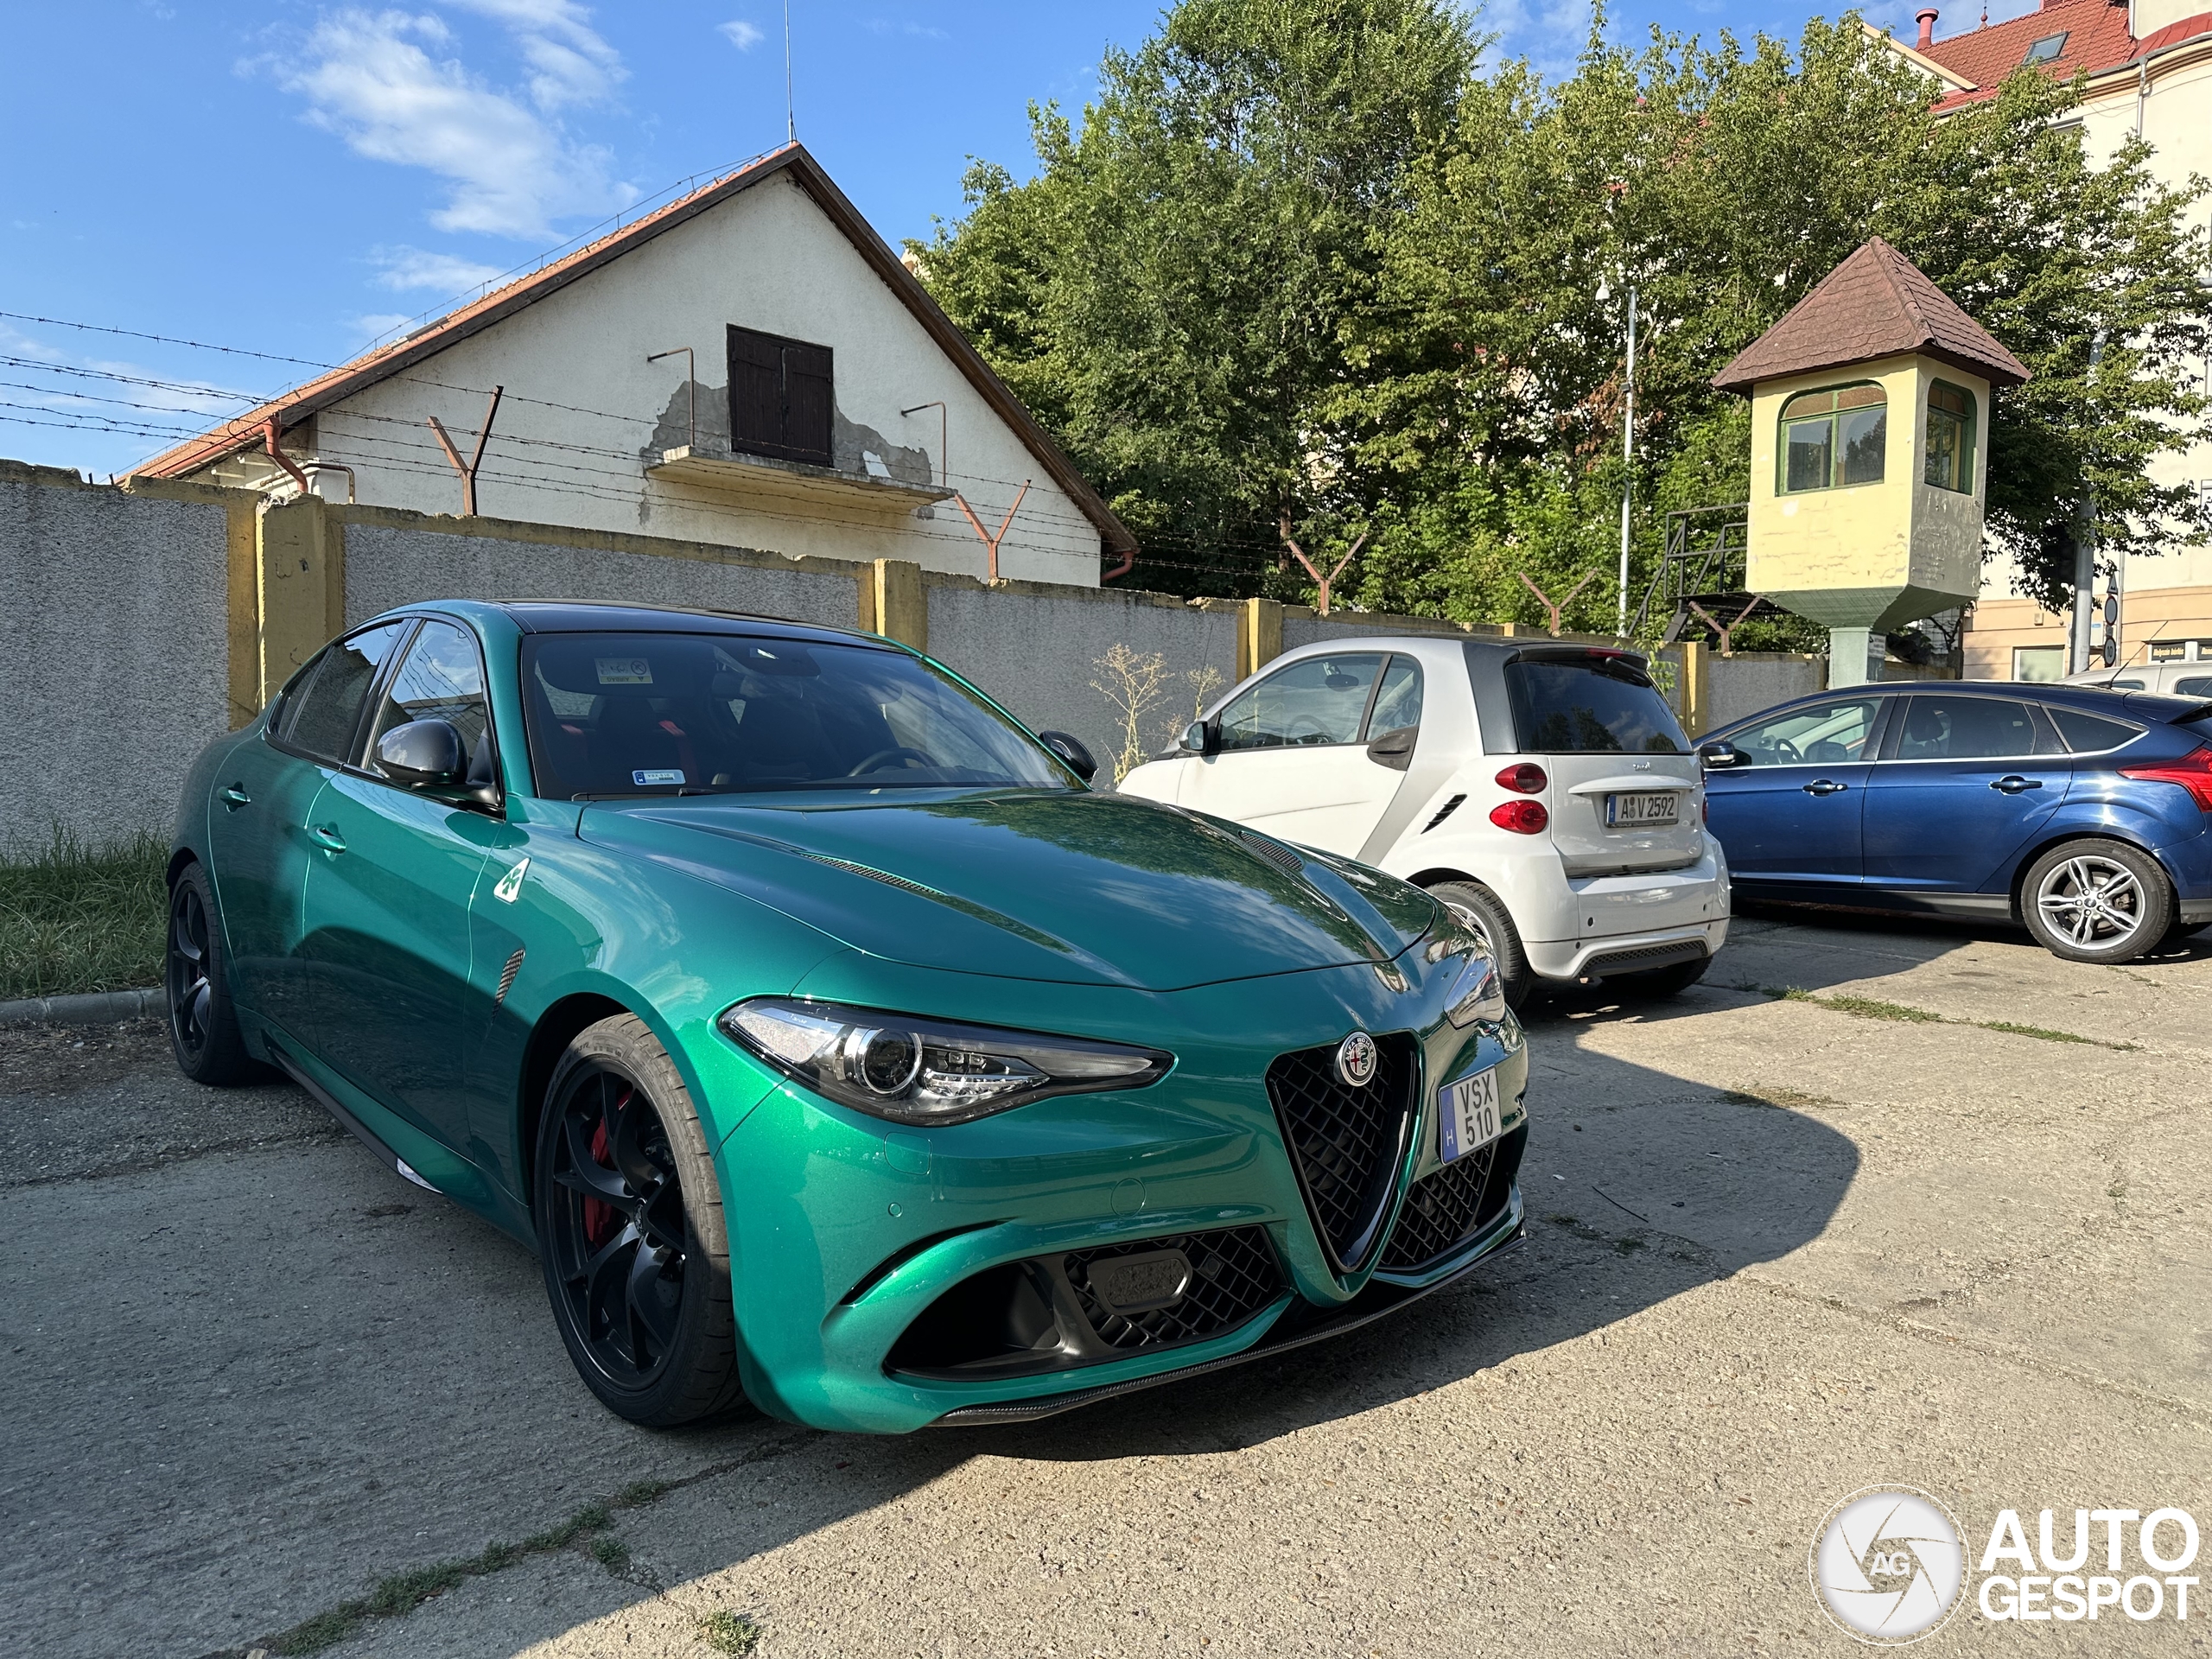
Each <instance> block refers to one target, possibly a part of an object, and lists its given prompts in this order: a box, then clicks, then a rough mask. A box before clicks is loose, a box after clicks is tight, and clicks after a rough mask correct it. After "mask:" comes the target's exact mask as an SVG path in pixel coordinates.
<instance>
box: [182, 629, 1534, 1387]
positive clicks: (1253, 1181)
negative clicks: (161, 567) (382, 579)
mask: <svg viewBox="0 0 2212 1659" xmlns="http://www.w3.org/2000/svg"><path fill="white" fill-rule="evenodd" d="M1091 769H1092V768H1091V762H1090V757H1089V756H1088V755H1087V754H1086V753H1084V749H1083V746H1082V745H1081V744H1080V743H1079V742H1077V741H1076V740H1074V739H1072V738H1070V737H1067V736H1065V735H1064V734H1055V733H1049V732H1048V733H1044V734H1034V735H1033V734H1031V733H1030V732H1028V731H1027V730H1025V729H1024V728H1022V727H1021V726H1020V725H1019V724H1018V723H1017V722H1015V721H1014V720H1013V719H1011V718H1010V717H1009V716H1007V715H1006V714H1005V712H1004V711H1002V710H1001V709H999V708H998V707H997V706H996V705H995V704H994V703H992V702H990V701H989V700H988V698H986V697H985V696H982V694H980V693H979V692H977V691H976V690H975V689H974V688H973V687H971V686H969V685H968V684H967V683H965V682H963V680H961V679H960V678H959V677H957V676H956V675H953V674H951V673H950V672H948V671H946V670H944V668H942V667H940V666H938V664H935V663H933V662H931V661H930V660H929V659H928V658H925V657H922V656H920V655H918V654H917V653H916V652H912V651H909V650H907V649H906V648H905V647H904V646H901V645H894V644H892V643H889V642H887V641H886V640H883V639H877V638H874V637H873V636H870V635H866V634H859V633H847V632H839V631H837V630H834V629H828V628H816V627H805V626H798V625H796V624H791V623H786V622H776V621H770V620H761V619H755V618H749V617H741V616H731V615H718V614H702V613H690V612H683V611H674V610H657V609H652V608H650V607H635V606H588V605H560V604H505V605H491V604H479V603H473V602H466V603H464V602H454V603H440V604H431V605H422V606H416V607H410V608H409V609H407V610H405V611H404V612H395V613H391V614H388V615H386V616H383V617H380V618H378V619H377V620H375V621H372V622H371V623H369V624H368V625H367V626H365V627H362V628H360V629H358V630H356V631H355V632H352V633H349V634H347V635H346V637H345V638H344V639H339V640H337V641H334V643H332V644H331V645H329V646H327V648H325V649H324V651H323V652H321V654H320V655H319V656H317V657H316V658H315V659H314V660H313V661H312V662H311V663H309V664H308V665H307V666H306V667H305V668H303V669H302V670H301V671H300V672H299V673H298V674H296V675H295V676H294V677H293V678H292V681H291V683H289V685H287V686H286V687H285V689H284V690H283V693H282V694H281V695H280V696H277V698H276V699H275V700H274V702H271V704H270V707H269V708H268V709H266V710H264V713H263V714H262V715H261V716H260V718H258V719H257V720H255V721H253V722H252V723H251V725H249V726H248V727H246V728H245V729H244V730H242V731H239V732H237V733H235V734H232V735H231V736H229V737H226V738H223V739H221V740H219V741H216V742H215V743H213V744H211V745H210V746H209V747H208V748H207V752H206V753H204V754H202V755H201V756H200V759H199V760H198V762H197V763H196V764H195V765H194V767H193V769H192V774H191V777H190V779H188V782H187V784H186V785H185V791H184V800H183V804H182V807H181V810H180V813H179V816H178V822H177V835H176V848H175V858H174V860H173V861H172V863H171V865H170V869H169V879H170V886H171V893H172V898H171V903H170V910H169V917H170V922H169V944H168V1003H169V1009H170V1023H171V1032H172V1036H173V1038H174V1041H175V1049H176V1054H177V1058H178V1061H179V1062H180V1064H181V1065H182V1066H183V1068H184V1070H185V1071H186V1072H187V1073H188V1075H189V1076H191V1077H194V1078H196V1079H198V1080H199V1081H200V1082H202V1083H207V1084H224V1083H232V1082H236V1081H238V1080H241V1079H243V1078H245V1077H251V1076H253V1075H256V1074H259V1073H261V1069H262V1068H263V1067H264V1066H273V1067H276V1068H277V1069H278V1070H280V1071H283V1073H285V1074H287V1075H289V1077H292V1078H293V1079H294V1080H295V1081H296V1082H297V1083H298V1084H300V1086H301V1087H302V1088H303V1089H305V1090H308V1092H310V1093H311V1094H313V1095H314V1096H315V1097H316V1098H317V1099H318V1100H320V1101H321V1103H323V1104H324V1105H325V1106H327V1108H328V1109H330V1110H331V1111H332V1112H334V1114H336V1115H337V1116H339V1117H340V1119H342V1120H343V1121H344V1122H346V1124H347V1125H348V1127H350V1128H352V1129H353V1131H354V1132H355V1133H356V1134H358V1135H359V1136H360V1137H361V1138H362V1139H363V1140H364V1141H366V1142H368V1143H369V1145H370V1146H371V1147H374V1148H375V1149H376V1150H377V1151H378V1154H380V1155H381V1156H382V1157H384V1158H385V1160H386V1161H387V1162H389V1163H390V1164H391V1165H392V1166H394V1167H395V1168H396V1169H397V1172H398V1173H400V1174H401V1175H404V1176H405V1177H406V1178H407V1179H410V1180H412V1181H415V1182H416V1183H418V1184H420V1185H424V1186H428V1187H430V1188H433V1189H435V1191H437V1192H442V1193H444V1194H445V1195H446V1196H447V1197H448V1198H452V1199H454V1200H455V1201H456V1202H458V1203H461V1204H463V1205H467V1206H468V1207H469V1208H471V1209H473V1210H475V1211H479V1212H480V1213H481V1214H482V1215H484V1216H485V1217H488V1218H489V1219H490V1220H492V1221H493V1222H494V1223H496V1224H499V1226H502V1227H505V1228H506V1229H507V1230H509V1231H511V1232H512V1233H514V1234H515V1235H516V1236H518V1237H521V1238H523V1239H524V1240H527V1241H529V1242H530V1243H531V1244H533V1245H534V1247H535V1248H536V1249H537V1254H538V1256H539V1259H540V1260H541V1261H542V1262H543V1264H544V1270H545V1285H546V1290H547V1292H548V1294H549V1295H550V1299H551V1300H552V1304H553V1314H554V1318H555V1319H556V1322H557V1323H558V1325H559V1326H560V1330H561V1334H562V1336H563V1338H564V1339H565V1340H566V1342H567V1344H568V1347H569V1353H570V1355H571V1356H572V1357H574V1359H575V1364H576V1369H577V1370H578V1371H579V1372H581V1373H582V1376H583V1378H584V1381H585V1382H586V1383H588V1384H589V1385H590V1387H591V1389H593V1391H594V1393H596V1394H597V1395H599V1397H600V1399H601V1400H602V1401H603V1402H606V1403H607V1406H609V1407H610V1408H613V1410H615V1411H617V1412H620V1414H623V1415H624V1416H626V1417H629V1418H632V1419H634V1420H635V1421H639V1422H644V1423H654V1424H673V1423H678V1422H683V1421H690V1420H692V1419H696V1418H698V1417H702V1416H704V1415H707V1414H711V1413H715V1412H717V1411H721V1410H724V1409H727V1408H729V1407H731V1406H733V1405H734V1404H735V1403H736V1402H739V1401H740V1400H741V1399H747V1400H750V1401H751V1402H753V1403H754V1404H755V1405H757V1406H759V1407H760V1408H762V1409H764V1410H766V1411H769V1412H772V1413H774V1414H778V1415H779V1416H783V1417H787V1418H790V1419H792V1420H794V1421H798V1422H803V1423H810V1424H814V1425H817V1426H818V1427H824V1428H846V1429H867V1430H883V1431H898V1430H905V1429H912V1428H918V1427H923V1426H925V1425H927V1424H931V1423H947V1424H962V1423H983V1422H993V1421H1014V1420H1019V1419H1023V1418H1027V1417H1031V1416H1040V1415H1044V1414H1048V1413H1051V1412H1054V1411H1058V1410H1061V1409H1064V1408H1067V1407H1069V1406H1071V1405H1077V1404H1080V1403H1082V1402H1085V1401H1088V1400H1093V1399H1097V1398H1101V1397H1103V1396H1105V1395H1112V1394H1117V1393H1122V1392H1124V1391H1127V1390H1128V1389H1135V1388H1141V1387H1143V1386H1145V1385H1147V1384H1148V1383H1158V1382H1160V1381H1162V1380H1164V1379H1166V1378H1168V1377H1171V1376H1174V1375H1177V1374H1179V1373H1186V1372H1191V1371H1195V1370H1204V1369H1211V1368H1213V1367H1216V1366H1219V1365H1223V1364H1227V1363H1233V1362H1235V1361H1236V1360H1239V1359H1243V1358H1246V1357H1251V1356H1253V1355H1255V1354H1260V1353H1266V1352H1273V1351H1279V1350H1281V1348H1283V1347H1285V1346H1287V1345H1288V1344H1294V1343H1299V1342H1305V1341H1311V1340H1313V1339H1314V1338H1319V1337H1322V1336H1325V1335H1328V1334H1331V1333H1332V1332H1341V1331H1344V1330H1346V1329H1348V1328H1350V1327H1351V1326H1353V1325H1357V1324H1359V1323H1360V1322H1362V1321H1363V1320H1365V1319H1371V1318H1373V1317H1375V1316H1376V1315H1377V1314H1379V1313H1384V1312H1387V1311H1389V1309H1391V1308H1393V1307H1395V1306H1399V1305H1400V1304H1402V1303H1404V1302H1406V1301H1408V1300H1412V1299H1413V1298H1415V1297H1417V1296H1419V1295H1421V1294H1423V1293H1424V1292H1426V1291H1428V1290H1432V1289H1433V1288H1435V1287H1437V1286H1439V1285H1441V1284H1444V1283H1446V1282H1447V1281H1451V1280H1452V1279H1453V1278H1454V1277H1456V1276H1457V1275H1459V1274H1461V1273H1464V1272H1465V1271H1466V1270H1467V1269H1468V1268H1470V1267H1471V1266H1472V1265H1473V1264H1474V1263H1475V1262H1477V1261H1478V1260H1479V1259H1480V1258H1481V1257H1483V1256H1484V1255H1487V1254H1488V1253H1489V1252H1491V1251H1492V1250H1495V1249H1498V1248H1499V1247H1500V1246H1502V1245H1503V1244H1505V1243H1509V1242H1510V1240H1512V1239H1513V1238H1515V1237H1516V1236H1518V1235H1519V1232H1520V1228H1521V1219H1522V1210H1521V1201H1520V1197H1519V1192H1518V1189H1517V1187H1516V1173H1517V1171H1518V1169H1519V1166H1520V1162H1521V1154H1522V1145H1523V1143H1524V1142H1525V1141H1526V1139H1527V1136H1528V1127H1527V1122H1526V1116H1525V1109H1524V1106H1523V1100H1522V1096H1523V1094H1524V1091H1525V1089H1526V1085H1527V1079H1528V1058H1527V1055H1526V1052H1524V1050H1523V1047H1522V1036H1521V1032H1520V1029H1519V1027H1517V1026H1516V1024H1515V1023H1514V1020H1513V1018H1512V1016H1511V1015H1510V1014H1508V1013H1507V1011H1506V1009H1505V1006H1504V1002H1503V998H1502V997H1501V996H1500V995H1499V992H1498V987H1497V976H1496V975H1495V973H1494V972H1493V971H1492V969H1491V963H1489V961H1488V960H1487V959H1486V958H1485V957H1484V956H1483V955H1482V953H1481V950H1480V948H1479V946H1478V944H1476V943H1475V942H1474V941H1473V940H1472V938H1470V937H1469V936H1468V935H1466V934H1465V933H1464V932H1462V931H1459V928H1458V926H1457V925H1455V924H1454V923H1453V921H1452V918H1451V917H1450V915H1449V913H1448V912H1446V911H1445V910H1444V908H1443V907H1442V906H1440V905H1438V904H1436V903H1434V902H1433V901H1432V900H1431V899H1429V898H1428V896H1427V894H1425V893H1422V892H1421V890H1420V889H1418V888H1416V887H1409V886H1408V885H1406V884H1405V883H1403V882H1402V881H1398V880H1395V879H1393V878H1391V877H1389V876H1386V875H1382V874H1377V873H1376V872H1375V871H1372V870H1370V869H1367V868H1363V867H1362V866H1359V865H1357V864H1353V863H1351V862H1348V861H1343V860H1339V859H1335V858H1332V857H1328V856H1326V855H1322V854H1318V853H1313V852H1309V851H1306V850H1305V849H1300V848H1294V847H1291V846H1287V845H1285V844H1283V843H1282V842H1276V841H1272V840H1269V839H1268V837H1266V836H1261V835H1257V834H1255V833H1253V832H1250V831H1249V830H1244V829H1238V828H1236V826H1234V825H1231V824H1227V823H1220V822H1217V821H1215V820H1212V819H1209V818H1205V817H1200V816H1198V815H1197V814H1194V813H1192V812H1188V811H1185V810H1179V809H1177V808H1174V807H1168V806H1160V805H1155V804H1152V803H1150V802H1147V801H1138V800H1132V799H1128V798H1122V797H1119V796H1116V795H1113V794H1110V793H1106V792H1103V791H1093V790H1092V789H1090V787H1089V786H1088V782H1087V779H1088V777H1089V774H1090V771H1091Z"/></svg>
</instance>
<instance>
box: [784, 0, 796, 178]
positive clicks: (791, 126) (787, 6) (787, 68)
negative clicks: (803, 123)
mask: <svg viewBox="0 0 2212 1659" xmlns="http://www.w3.org/2000/svg"><path fill="white" fill-rule="evenodd" d="M784 137H785V138H786V139H788V140H790V141H791V143H798V112H797V111H795V110H794V109H793V107H792V105H791V0H784Z"/></svg>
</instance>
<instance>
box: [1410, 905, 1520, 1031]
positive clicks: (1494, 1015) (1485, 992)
mask: <svg viewBox="0 0 2212 1659" xmlns="http://www.w3.org/2000/svg"><path fill="white" fill-rule="evenodd" d="M1452 957H1457V958H1458V960H1459V966H1458V967H1457V968H1456V969H1454V970H1453V974H1454V977H1453V979H1452V988H1451V990H1450V991H1449V992H1448V993H1447V994H1446V998H1445V1003H1444V1016H1445V1018H1446V1019H1447V1020H1451V1022H1452V1024H1453V1025H1454V1026H1456V1027H1459V1029H1460V1030H1462V1031H1464V1030H1465V1029H1466V1028H1467V1027H1469V1026H1471V1025H1474V1024H1475V1023H1477V1022H1478V1021H1480V1022H1482V1023H1484V1024H1485V1025H1493V1026H1494V1025H1496V1024H1497V1023H1498V1022H1499V1021H1500V1020H1503V1019H1504V1018H1505V986H1504V983H1503V982H1502V981H1501V980H1500V979H1499V978H1498V976H1497V963H1493V962H1492V961H1491V959H1490V953H1489V952H1488V951H1487V950H1484V948H1483V942H1482V941H1481V940H1480V939H1478V938H1475V937H1474V935H1473V934H1471V933H1466V932H1463V931H1459V930H1457V929H1452V930H1449V931H1446V932H1444V933H1442V934H1440V935H1439V936H1438V937H1437V938H1433V939H1432V940H1430V941H1429V944H1428V959H1429V961H1430V962H1432V963H1440V962H1443V961H1446V959H1448V958H1452Z"/></svg>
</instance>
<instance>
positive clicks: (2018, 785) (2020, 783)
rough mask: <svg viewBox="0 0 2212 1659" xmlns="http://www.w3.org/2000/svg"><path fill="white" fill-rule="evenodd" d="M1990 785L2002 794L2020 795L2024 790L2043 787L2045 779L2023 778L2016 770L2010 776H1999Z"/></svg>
mask: <svg viewBox="0 0 2212 1659" xmlns="http://www.w3.org/2000/svg"><path fill="white" fill-rule="evenodd" d="M1990 787H1991V788H1992V789H1993V790H1995V791H1997V792H1998V793H1999V794H2000V795H2018V794H2019V793H2020V792H2021V791H2023V790H2030V789H2041V788H2042V787H2043V779H2040V778H2023V777H2021V776H2020V774H2019V773H2018V772H2013V773H2012V775H2011V776H2009V777H2005V778H1999V779H1998V780H1997V781H1996V782H1995V783H1993V784H1992V785H1990Z"/></svg>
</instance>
